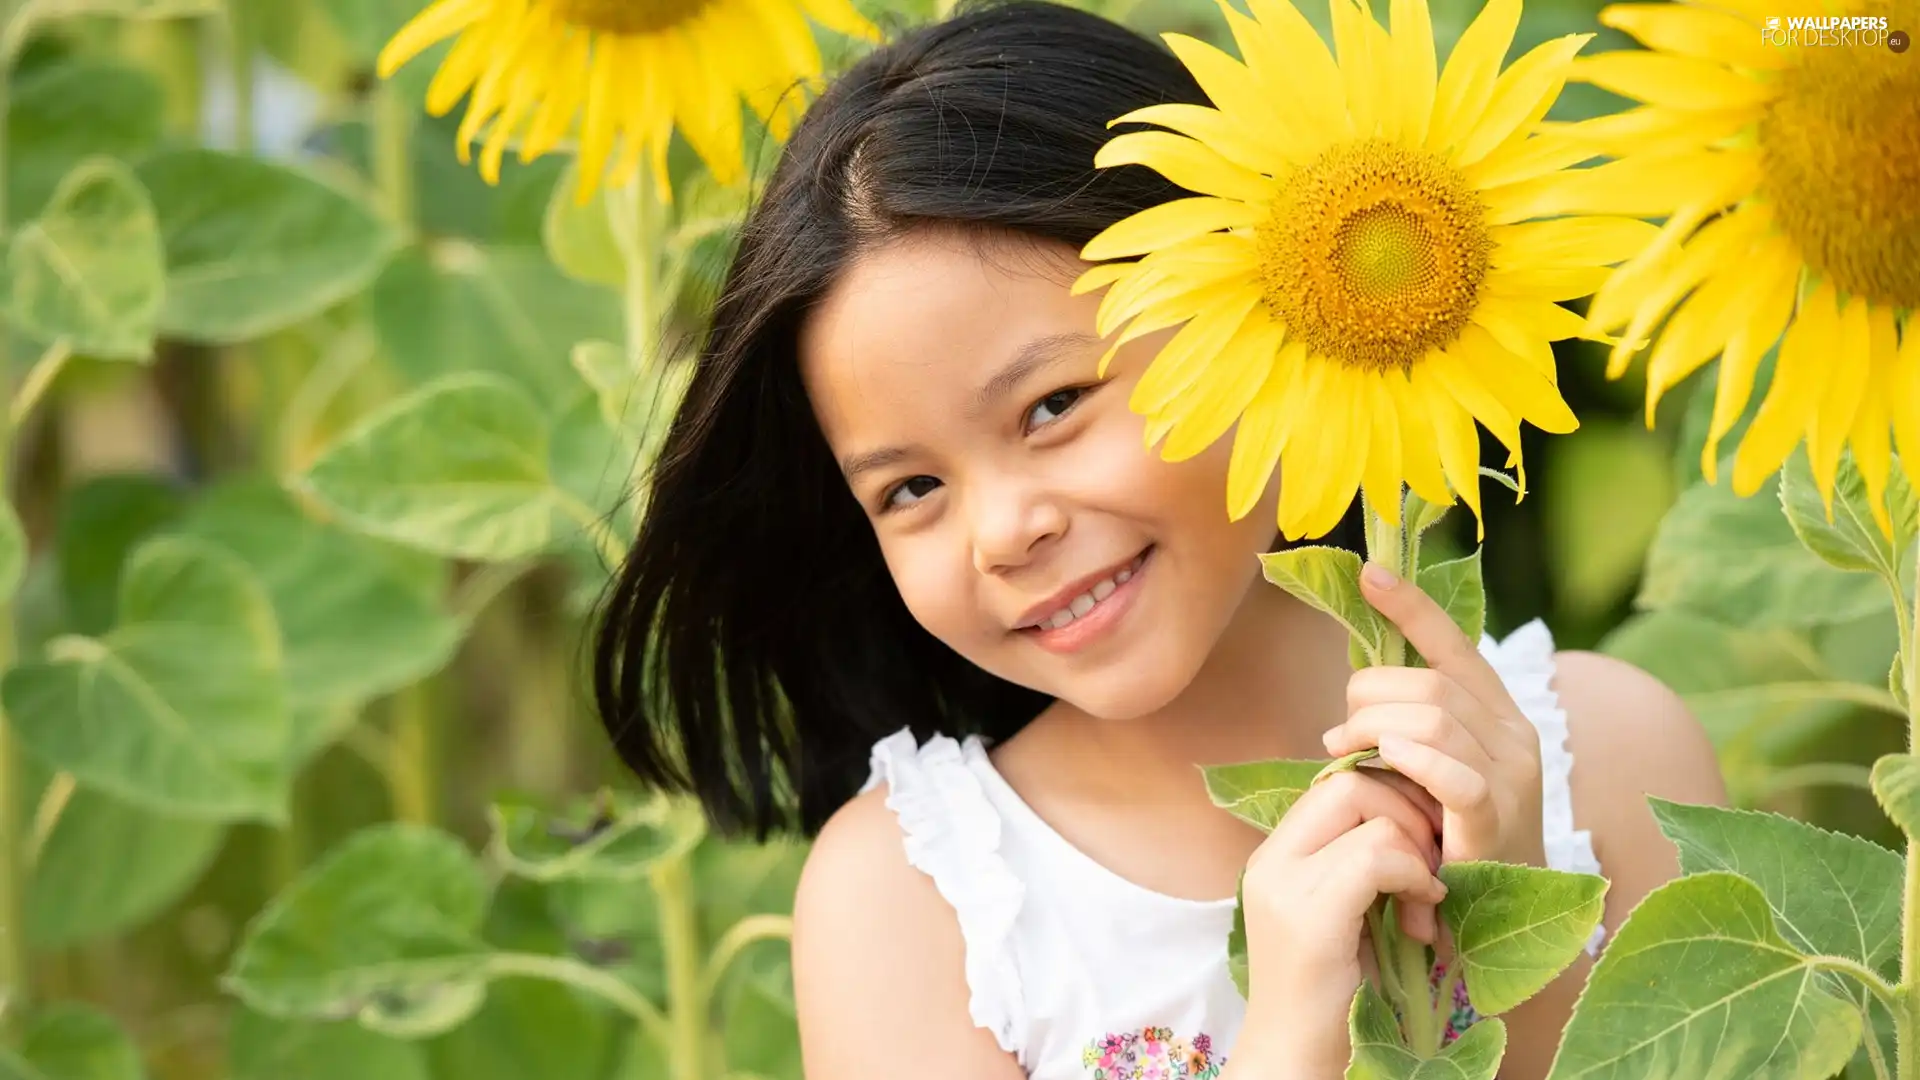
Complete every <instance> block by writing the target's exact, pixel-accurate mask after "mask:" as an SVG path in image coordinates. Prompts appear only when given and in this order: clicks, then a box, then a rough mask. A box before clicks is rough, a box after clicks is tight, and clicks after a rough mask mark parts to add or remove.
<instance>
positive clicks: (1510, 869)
mask: <svg viewBox="0 0 1920 1080" xmlns="http://www.w3.org/2000/svg"><path fill="white" fill-rule="evenodd" d="M1440 880H1441V881H1443V882H1445V883H1446V886H1447V897H1446V899H1445V900H1443V901H1441V904H1440V914H1441V915H1442V916H1443V917H1444V918H1445V919H1446V922H1447V926H1448V928H1449V929H1451V930H1452V931H1453V940H1454V942H1455V945H1456V948H1457V950H1458V954H1457V962H1459V963H1462V964H1464V965H1466V966H1465V969H1464V973H1465V975H1466V981H1467V996H1468V997H1470V998H1472V999H1473V1004H1474V1008H1475V1009H1477V1010H1479V1012H1480V1013H1481V1015H1483V1016H1493V1015H1496V1014H1499V1013H1504V1012H1511V1011H1512V1010H1513V1009H1514V1008H1515V1007H1517V1006H1519V1005H1520V1004H1521V1003H1522V1002H1524V1001H1526V1000H1527V999H1528V998H1530V997H1532V996H1533V995H1535V994H1537V993H1539V992H1540V991H1541V990H1542V989H1544V988H1545V987H1546V986H1547V984H1548V983H1551V982H1552V981H1553V980H1554V979H1555V978H1556V977H1558V976H1559V974H1560V973H1561V972H1562V971H1565V970H1566V969H1567V966H1568V965H1570V964H1572V963H1573V962H1574V961H1575V960H1577V959H1579V958H1580V951H1581V950H1582V949H1584V948H1585V947H1586V944H1587V941H1588V940H1589V939H1591V938H1592V937H1593V931H1594V928H1595V927H1597V926H1599V925H1600V916H1601V914H1602V913H1603V910H1604V907H1605V903H1606V896H1607V880H1606V879H1605V878H1603V877H1598V876H1596V875H1593V874H1569V873H1565V872H1563V871H1559V870H1544V869H1541V868H1540V867H1537V866H1512V865H1508V864H1505V863H1491V862H1458V863H1449V864H1448V865H1446V866H1443V867H1441V868H1440Z"/></svg>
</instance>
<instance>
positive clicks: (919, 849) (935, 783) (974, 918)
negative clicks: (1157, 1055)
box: [860, 728, 1026, 1055]
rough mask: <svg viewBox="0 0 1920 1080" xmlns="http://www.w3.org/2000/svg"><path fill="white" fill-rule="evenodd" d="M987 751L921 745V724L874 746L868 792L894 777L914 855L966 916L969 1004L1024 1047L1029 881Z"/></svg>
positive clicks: (894, 801)
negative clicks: (1018, 940) (1021, 922)
mask: <svg viewBox="0 0 1920 1080" xmlns="http://www.w3.org/2000/svg"><path fill="white" fill-rule="evenodd" d="M985 753H986V750H985V749H984V748H983V747H982V746H981V744H980V742H979V740H977V739H972V738H969V739H968V740H967V741H966V743H965V744H964V745H963V744H961V743H957V742H955V741H954V740H953V739H951V738H949V737H948V736H945V735H935V736H934V737H932V738H930V739H928V740H927V743H926V745H925V746H916V745H915V742H914V737H913V732H912V730H911V729H908V728H902V729H901V730H899V731H896V732H894V733H893V734H892V735H889V736H887V737H886V738H884V739H882V740H880V741H879V742H878V743H875V744H874V747H873V755H872V759H871V760H872V774H871V775H870V776H869V777H868V778H867V782H866V784H864V785H863V786H862V787H861V789H860V790H861V791H866V790H868V789H869V788H872V787H874V786H876V785H878V784H880V783H881V782H882V781H884V782H885V783H886V784H887V785H888V793H887V806H888V807H889V808H890V809H892V810H893V812H894V814H895V815H896V816H898V817H899V819H900V830H901V832H902V833H903V834H904V837H905V842H906V849H907V862H908V863H910V864H911V865H913V866H914V867H916V868H918V869H919V870H920V871H921V872H922V873H925V874H926V875H927V876H929V877H931V878H932V879H933V884H934V886H935V887H936V888H938V889H939V890H940V895H941V896H943V897H945V898H946V901H947V903H949V904H951V905H952V906H953V910H954V912H955V914H956V915H958V916H959V921H960V934H961V937H962V938H963V939H964V940H965V942H966V965H967V987H968V989H969V990H970V991H971V995H972V996H971V999H970V1000H969V1001H968V1005H967V1009H968V1012H969V1013H970V1014H971V1015H972V1017H973V1022H974V1023H975V1024H977V1025H979V1026H980V1027H983V1028H986V1029H987V1030H988V1031H991V1032H992V1033H993V1037H994V1040H995V1041H996V1042H998V1043H999V1044H1000V1048H1001V1049H1003V1050H1005V1051H1007V1052H1008V1053H1011V1054H1015V1055H1019V1054H1020V1052H1021V1048H1020V1045H1019V1043H1020V1040H1019V1034H1020V1028H1021V1018H1022V1017H1023V1016H1024V1015H1025V1013H1026V1000H1025V996H1024V994H1023V993H1022V990H1021V983H1020V968H1019V965H1018V964H1017V962H1016V960H1015V957H1014V950H1013V940H1012V935H1013V926H1014V921H1015V919H1016V918H1017V917H1018V916H1019V914H1020V905H1021V903H1022V902H1023V901H1024V900H1025V899H1026V886H1025V885H1023V884H1022V883H1021V881H1020V879H1019V878H1018V877H1016V876H1015V875H1014V873H1013V868H1012V867H1010V866H1009V865H1007V862H1006V859H1005V858H1004V857H1002V856H1001V854H1000V815H999V813H998V812H997V811H996V810H995V809H994V807H993V804H992V803H991V802H989V801H988V800H987V795H986V791H985V790H984V789H983V788H982V787H981V785H980V779H979V777H978V776H976V775H975V774H974V772H973V770H972V769H971V768H969V766H968V763H969V761H970V760H972V759H973V758H974V757H977V756H984V755H985Z"/></svg>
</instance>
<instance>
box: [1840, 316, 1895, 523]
mask: <svg viewBox="0 0 1920 1080" xmlns="http://www.w3.org/2000/svg"><path fill="white" fill-rule="evenodd" d="M1867 318H1868V327H1867V348H1868V354H1867V364H1866V367H1867V389H1866V393H1865V394H1863V395H1862V396H1861V398H1860V412H1859V415H1858V416H1856V417H1855V418H1854V423H1853V431H1852V432H1851V433H1850V434H1849V437H1848V439H1847V443H1848V445H1849V447H1850V448H1851V449H1852V450H1853V463H1854V466H1855V467H1856V468H1858V469H1859V470H1860V479H1861V480H1863V481H1865V483H1866V486H1867V506H1868V507H1869V508H1870V509H1871V510H1872V512H1873V520H1874V522H1875V524H1877V525H1879V526H1880V532H1881V534H1882V535H1884V536H1892V535H1893V517H1892V515H1890V514H1888V513H1887V477H1888V476H1889V475H1890V474H1891V472H1892V450H1893V448H1892V445H1891V442H1892V440H1891V436H1892V431H1891V430H1890V429H1889V428H1888V426H1887V425H1888V424H1889V422H1890V419H1889V416H1888V409H1887V400H1888V398H1889V396H1890V395H1891V394H1892V393H1893V374H1894V365H1895V363H1896V362H1897V360H1898V358H1899V349H1900V346H1899V342H1898V339H1897V337H1896V331H1895V329H1894V319H1893V309H1892V308H1890V307H1886V306H1885V305H1880V304H1876V305H1874V306H1873V307H1872V309H1871V310H1870V311H1869V312H1868V313H1867Z"/></svg>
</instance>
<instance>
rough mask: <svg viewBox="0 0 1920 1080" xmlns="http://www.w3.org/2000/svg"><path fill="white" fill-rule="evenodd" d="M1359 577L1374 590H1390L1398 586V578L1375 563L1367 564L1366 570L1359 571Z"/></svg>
mask: <svg viewBox="0 0 1920 1080" xmlns="http://www.w3.org/2000/svg"><path fill="white" fill-rule="evenodd" d="M1360 576H1361V577H1362V578H1364V579H1365V580H1366V583H1367V584H1369V585H1371V586H1373V587H1374V588H1376V589H1391V588H1393V587H1394V586H1395V585H1398V584H1400V578H1399V577H1398V576H1397V575H1395V574H1394V572H1393V571H1391V570H1389V569H1387V568H1386V567H1384V566H1381V565H1380V564H1379V563H1375V562H1370V563H1368V564H1367V565H1366V568H1365V569H1363V570H1361V571H1360Z"/></svg>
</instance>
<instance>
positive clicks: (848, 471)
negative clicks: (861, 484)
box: [840, 332, 1100, 484]
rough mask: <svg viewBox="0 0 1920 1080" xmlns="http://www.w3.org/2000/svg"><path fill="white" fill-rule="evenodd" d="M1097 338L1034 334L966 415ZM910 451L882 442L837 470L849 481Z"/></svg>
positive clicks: (991, 403)
mask: <svg viewBox="0 0 1920 1080" xmlns="http://www.w3.org/2000/svg"><path fill="white" fill-rule="evenodd" d="M1099 343H1100V339H1099V338H1097V337H1094V336H1093V335H1092V334H1083V333H1078V332H1074V333H1065V334H1048V335H1046V336H1045V337H1037V338H1034V339H1033V340H1032V341H1029V342H1027V343H1026V344H1025V345H1022V346H1020V348H1019V349H1017V350H1015V352H1014V354H1013V358H1012V359H1011V360H1009V361H1007V363H1006V365H1005V366H1004V367H1002V368H1001V369H1000V370H999V371H996V372H994V373H993V375H992V376H991V377H990V378H988V379H987V381H986V382H984V383H982V384H981V385H980V389H979V390H977V391H975V392H974V395H973V401H972V402H971V403H969V405H968V407H967V410H966V415H967V416H969V417H978V416H980V415H981V414H982V413H985V412H986V411H987V410H989V409H991V408H993V406H994V405H995V404H996V403H998V402H999V401H1001V400H1002V399H1004V398H1005V397H1006V396H1007V395H1008V394H1010V393H1012V392H1013V391H1014V389H1015V388H1016V387H1018V386H1019V385H1020V384H1021V383H1022V382H1025V381H1026V380H1027V378H1028V377H1029V376H1031V375H1032V374H1033V373H1034V372H1036V371H1039V370H1041V369H1042V368H1046V367H1049V366H1051V365H1053V364H1056V363H1059V362H1060V361H1061V360H1063V359H1065V358H1067V357H1068V356H1071V355H1072V354H1073V353H1075V352H1076V351H1079V350H1083V349H1087V348H1090V347H1092V346H1094V345H1098V344H1099ZM908 454H909V451H908V449H907V448H906V447H903V446H883V447H881V448H880V449H878V450H869V451H867V452H865V453H862V454H855V455H853V456H852V457H850V458H847V459H846V460H845V461H843V462H841V464H840V471H841V472H842V473H843V474H844V475H845V476H846V478H847V482H848V483H849V484H851V483H853V482H854V481H855V480H857V479H858V478H859V477H860V475H861V474H862V473H867V472H872V471H873V470H875V469H882V468H885V467H887V466H888V465H893V464H896V463H898V462H899V461H901V460H903V459H904V458H906V457H907V456H908Z"/></svg>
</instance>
